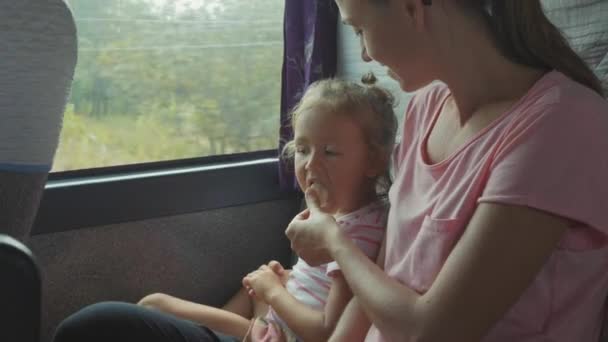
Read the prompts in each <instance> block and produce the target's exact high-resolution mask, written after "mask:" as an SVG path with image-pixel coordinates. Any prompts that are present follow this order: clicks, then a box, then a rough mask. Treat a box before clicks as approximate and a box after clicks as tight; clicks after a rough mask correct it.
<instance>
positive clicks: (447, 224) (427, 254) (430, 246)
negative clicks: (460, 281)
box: [404, 215, 464, 294]
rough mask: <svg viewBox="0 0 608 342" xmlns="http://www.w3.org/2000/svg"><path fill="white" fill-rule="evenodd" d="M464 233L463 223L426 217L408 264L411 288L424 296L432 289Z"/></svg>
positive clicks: (408, 280)
mask: <svg viewBox="0 0 608 342" xmlns="http://www.w3.org/2000/svg"><path fill="white" fill-rule="evenodd" d="M463 230H464V223H463V221H462V220H460V219H436V218H432V217H430V216H428V215H427V216H425V218H424V220H423V221H422V225H421V226H420V230H419V231H418V234H417V235H416V237H415V239H414V241H413V243H412V245H411V247H410V249H409V251H408V253H407V254H406V256H405V260H404V262H405V264H406V270H407V278H408V279H405V280H406V283H407V285H408V286H409V287H411V288H412V289H413V290H415V291H417V292H418V293H421V294H422V293H424V292H426V291H427V290H428V289H429V288H430V287H431V285H432V284H433V281H434V280H435V278H436V277H437V274H438V273H439V271H440V270H441V267H443V264H444V263H445V261H446V259H447V257H448V255H449V254H450V252H451V251H452V248H453V247H454V245H455V244H456V242H457V241H458V239H459V238H460V236H461V235H462V231H463Z"/></svg>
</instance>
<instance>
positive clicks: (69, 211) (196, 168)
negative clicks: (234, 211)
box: [31, 150, 302, 235]
mask: <svg viewBox="0 0 608 342" xmlns="http://www.w3.org/2000/svg"><path fill="white" fill-rule="evenodd" d="M277 154H278V153H277V150H263V151H256V152H246V153H239V154H232V155H216V156H207V157H200V158H192V159H181V160H171V161H162V162H153V163H144V164H133V165H121V166H112V167H104V168H94V169H82V170H74V171H63V172H56V173H51V174H50V175H49V180H48V182H47V184H46V187H45V190H44V195H43V198H42V201H41V204H40V208H39V210H38V214H37V217H36V220H35V223H34V226H33V228H32V233H31V234H32V235H41V234H50V233H58V232H64V231H69V230H75V229H82V228H87V227H94V226H103V225H110V224H116V223H122V222H129V221H139V220H146V219H152V218H158V217H165V216H173V215H180V214H188V213H194V212H200V211H205V210H212V209H219V208H225V207H231V206H238V205H247V204H254V203H259V202H265V201H275V200H299V199H301V198H302V197H301V194H300V193H299V192H298V191H289V190H282V189H281V188H280V186H279V171H278V170H279V168H278V163H279V162H280V161H279V160H278V158H277Z"/></svg>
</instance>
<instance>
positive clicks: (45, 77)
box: [0, 0, 77, 330]
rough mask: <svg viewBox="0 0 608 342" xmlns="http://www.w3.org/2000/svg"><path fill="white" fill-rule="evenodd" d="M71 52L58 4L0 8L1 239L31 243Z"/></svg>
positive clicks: (31, 1)
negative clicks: (8, 237) (29, 237)
mask: <svg viewBox="0 0 608 342" xmlns="http://www.w3.org/2000/svg"><path fill="white" fill-rule="evenodd" d="M76 48H77V44H76V26H75V24H74V19H73V17H72V14H71V12H70V10H69V8H68V7H67V5H66V4H65V3H64V2H63V1H62V0H45V1H39V0H19V1H15V0H0V233H2V234H8V235H10V236H13V237H15V238H17V239H20V240H23V239H25V238H27V237H28V236H29V233H30V230H31V227H32V224H33V221H34V218H35V215H36V211H37V209H38V205H39V203H40V197H41V196H42V191H43V189H44V184H45V182H46V177H47V175H48V172H49V171H50V169H51V165H52V161H53V157H54V155H55V150H56V149H57V145H58V142H59V131H60V129H61V121H62V118H63V112H64V107H65V104H66V102H67V97H68V93H69V89H70V85H71V83H72V78H73V76H74V69H75V67H76V59H77V51H76ZM0 330H2V328H1V327H0Z"/></svg>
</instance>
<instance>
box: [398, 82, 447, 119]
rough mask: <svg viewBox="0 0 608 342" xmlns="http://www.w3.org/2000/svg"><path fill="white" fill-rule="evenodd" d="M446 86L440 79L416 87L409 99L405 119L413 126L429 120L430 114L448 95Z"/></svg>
mask: <svg viewBox="0 0 608 342" xmlns="http://www.w3.org/2000/svg"><path fill="white" fill-rule="evenodd" d="M449 93H450V90H449V89H448V86H447V85H446V84H445V83H443V82H440V81H433V82H432V83H430V84H428V85H427V86H425V87H423V88H420V89H418V90H417V91H416V92H415V93H414V94H413V97H412V99H411V100H410V102H409V104H408V107H407V110H406V113H405V119H406V121H407V122H409V123H410V124H413V125H414V127H420V125H423V126H424V125H425V123H426V122H427V121H430V120H431V116H432V115H428V113H434V112H435V111H436V110H437V109H438V108H439V107H441V105H442V103H443V101H444V100H445V98H446V97H447V96H448V95H449Z"/></svg>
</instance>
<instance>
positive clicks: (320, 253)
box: [285, 184, 344, 266]
mask: <svg viewBox="0 0 608 342" xmlns="http://www.w3.org/2000/svg"><path fill="white" fill-rule="evenodd" d="M319 193H322V189H318V188H317V187H316V184H314V185H312V186H310V187H309V188H308V189H307V190H306V203H307V205H308V209H306V210H304V211H303V212H301V213H300V214H298V215H297V216H296V217H295V218H294V219H293V220H292V221H291V223H290V224H289V226H288V227H287V230H286V231H285V234H286V235H287V237H288V238H289V240H291V249H292V250H293V251H294V252H295V253H296V254H297V255H298V256H299V257H300V258H302V259H304V261H306V262H307V263H308V264H309V265H311V266H318V265H321V264H325V263H328V262H330V261H333V257H332V254H331V250H332V248H335V247H337V245H338V244H339V243H340V240H341V239H342V238H344V236H343V235H342V233H341V231H340V230H339V229H338V225H337V223H336V220H335V219H334V218H333V217H332V216H331V215H329V214H326V213H324V212H322V211H321V210H320V209H319Z"/></svg>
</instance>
